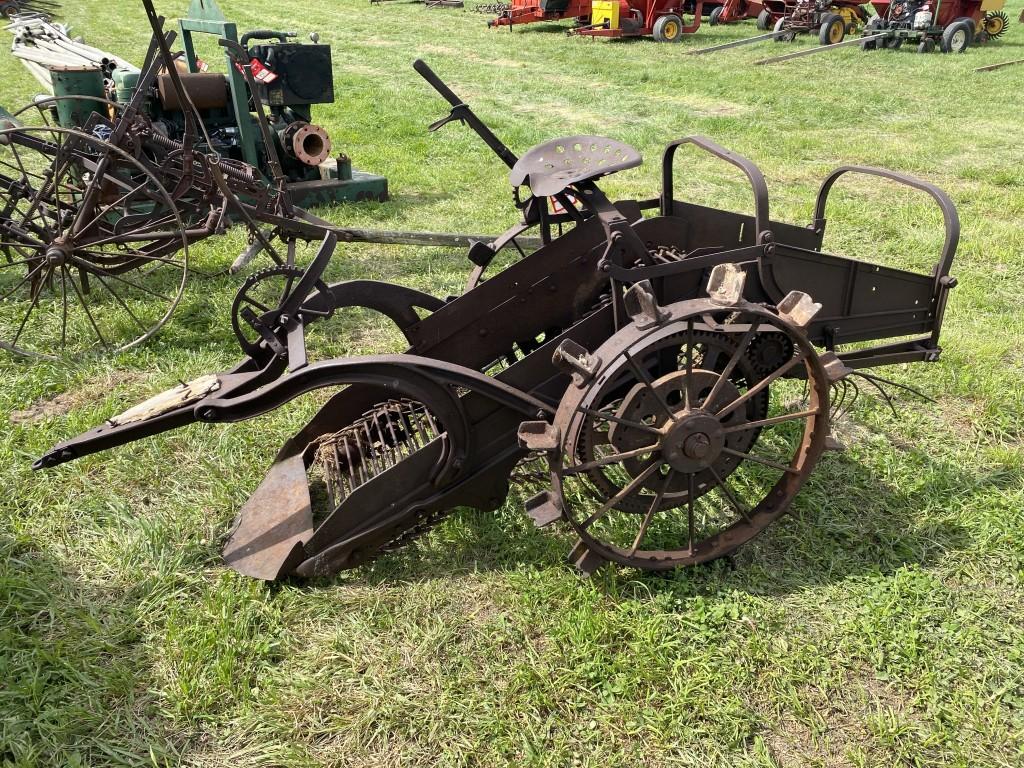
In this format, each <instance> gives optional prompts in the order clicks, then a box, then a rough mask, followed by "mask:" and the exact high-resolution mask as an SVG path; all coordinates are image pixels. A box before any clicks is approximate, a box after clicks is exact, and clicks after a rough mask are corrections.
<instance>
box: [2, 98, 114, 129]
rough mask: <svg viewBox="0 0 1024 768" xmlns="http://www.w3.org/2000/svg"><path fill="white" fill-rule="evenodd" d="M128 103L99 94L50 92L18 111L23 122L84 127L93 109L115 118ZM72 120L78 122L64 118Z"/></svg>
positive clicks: (62, 126) (59, 126) (107, 116)
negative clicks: (75, 94) (67, 121)
mask: <svg viewBox="0 0 1024 768" xmlns="http://www.w3.org/2000/svg"><path fill="white" fill-rule="evenodd" d="M123 111H124V105H123V104H118V103H117V102H116V101H109V100H108V99H103V98H100V97H99V96H46V97H41V98H37V99H35V100H33V101H32V102H30V103H28V104H26V105H25V106H24V107H22V108H21V109H19V110H18V111H17V112H15V113H14V115H13V117H14V118H15V119H16V120H17V122H18V124H19V125H44V126H47V127H57V128H72V127H74V128H81V127H82V126H84V125H85V123H86V121H88V119H89V117H90V116H91V115H92V113H94V112H95V113H96V114H97V115H99V116H100V117H102V118H104V119H106V120H113V119H114V118H115V117H117V116H118V115H119V114H120V113H121V112H123ZM64 119H68V120H70V121H71V122H72V123H74V125H66V124H64V123H63V122H61V121H62V120H64Z"/></svg>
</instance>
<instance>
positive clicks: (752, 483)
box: [552, 305, 829, 570]
mask: <svg viewBox="0 0 1024 768" xmlns="http://www.w3.org/2000/svg"><path fill="white" fill-rule="evenodd" d="M767 334H772V335H773V337H774V338H775V339H777V335H778V334H781V335H784V336H785V337H787V339H788V341H789V342H791V343H792V348H789V347H788V345H783V346H784V348H787V349H789V356H788V357H782V358H780V359H779V360H778V361H777V363H776V364H775V366H774V368H773V370H771V371H770V372H765V373H759V372H758V371H757V368H756V367H755V365H754V362H753V361H752V360H751V359H750V357H749V355H750V352H751V350H756V348H757V346H758V343H757V341H758V339H759V338H762V337H764V336H765V335H767ZM593 359H596V360H599V361H601V363H602V365H601V368H600V370H599V372H598V373H597V374H596V376H595V377H594V378H593V380H592V381H591V383H590V384H589V385H587V386H583V387H578V386H572V387H570V388H569V391H568V392H567V394H566V395H565V397H564V398H563V400H562V402H561V404H560V406H559V410H558V415H557V416H556V418H555V424H556V425H558V426H559V433H560V435H561V446H560V450H559V451H558V453H557V455H556V456H555V457H553V459H554V460H553V463H552V487H553V488H554V490H555V492H556V494H557V496H558V502H559V506H560V507H561V509H562V511H563V514H564V516H565V518H566V519H567V520H568V522H569V523H570V525H571V526H572V527H573V528H574V529H575V531H576V533H577V534H578V535H579V537H580V540H581V543H582V544H583V545H584V546H585V547H586V549H588V550H590V551H591V552H592V553H594V554H596V555H598V556H599V557H601V558H603V559H605V560H611V561H615V562H617V563H620V564H622V565H628V566H634V567H638V568H643V569H650V570H663V569H669V568H675V567H678V566H684V565H690V564H696V563H701V562H706V561H709V560H713V559H715V558H718V557H722V556H723V555H726V554H728V553H729V552H731V551H733V550H734V549H736V548H737V547H739V546H740V545H741V544H743V543H745V542H747V541H749V540H750V539H751V538H753V537H754V536H756V535H757V534H758V533H760V532H761V531H763V530H764V529H765V528H766V527H767V526H768V525H769V524H770V523H771V522H773V521H774V520H775V519H777V518H778V517H779V516H780V515H781V514H782V513H783V512H784V511H785V510H786V508H787V507H788V505H789V503H790V502H791V501H792V499H793V498H794V496H795V495H796V493H797V492H798V490H799V489H800V487H801V486H802V485H803V483H804V481H805V480H806V479H807V477H808V476H809V474H810V472H811V471H812V469H813V468H814V466H815V463H816V462H817V460H818V458H819V456H820V455H821V453H822V451H823V450H824V446H825V438H826V435H827V432H828V422H829V419H828V415H829V382H828V379H827V376H826V374H825V372H824V369H823V368H822V365H821V362H820V360H819V359H818V356H817V354H816V352H815V351H814V348H813V347H812V346H811V345H810V344H809V343H808V341H807V340H806V337H805V336H804V335H803V334H802V333H801V332H800V331H799V330H797V329H795V328H794V327H792V326H790V325H789V324H788V323H786V322H784V321H783V320H781V319H780V318H779V317H778V316H776V315H775V314H774V313H772V312H770V311H768V310H765V309H763V308H760V307H754V306H752V305H744V306H743V308H742V310H740V311H735V312H734V311H732V310H730V311H729V312H724V311H721V310H719V311H718V312H716V313H714V314H713V315H712V313H709V312H707V311H704V310H701V311H700V312H699V313H694V314H691V315H689V316H687V317H683V318H680V319H678V320H674V321H673V322H671V323H669V324H668V326H665V327H657V328H654V329H653V330H649V331H639V330H638V329H637V328H636V326H633V325H630V326H627V327H626V328H624V329H623V330H621V331H619V332H618V333H616V334H615V335H614V336H613V337H611V339H609V340H608V341H607V342H605V344H603V345H602V346H601V347H600V348H598V349H597V350H596V351H595V352H594V353H593ZM673 360H674V361H675V362H672V361H673ZM805 384H806V387H807V396H806V398H805V397H804V396H803V389H804V387H805ZM595 433H596V434H598V435H600V436H601V437H600V438H599V439H598V440H597V441H595V439H594V438H593V435H594V434H595ZM595 444H596V445H597V446H598V448H597V449H595Z"/></svg>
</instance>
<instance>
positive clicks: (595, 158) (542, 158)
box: [508, 136, 644, 197]
mask: <svg viewBox="0 0 1024 768" xmlns="http://www.w3.org/2000/svg"><path fill="white" fill-rule="evenodd" d="M643 161H644V159H643V157H641V156H640V153H639V152H637V151H636V150H635V149H633V147H631V146H629V145H628V144H623V143H622V142H621V141H616V140H615V139H606V138H605V137H603V136H566V137H565V138H561V139H554V140H552V141H547V142H545V143H543V144H538V145H537V146H536V147H534V148H533V149H531V150H530V151H529V152H527V153H526V154H525V155H523V156H522V157H521V158H519V162H517V163H516V164H515V165H514V166H512V171H511V173H509V177H508V180H509V183H511V184H512V186H513V187H519V186H522V185H524V184H525V185H526V186H528V187H529V188H530V190H531V191H532V192H533V194H534V195H536V196H538V197H549V196H551V195H557V194H558V193H559V192H561V191H562V190H564V189H565V188H566V187H568V186H570V185H571V184H576V183H577V182H580V181H588V180H591V179H598V178H600V177H601V176H607V175H608V174H610V173H615V172H616V171H624V170H625V169H627V168H636V167H637V166H638V165H640V164H641V163H642V162H643Z"/></svg>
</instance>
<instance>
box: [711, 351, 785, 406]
mask: <svg viewBox="0 0 1024 768" xmlns="http://www.w3.org/2000/svg"><path fill="white" fill-rule="evenodd" d="M803 360H804V357H803V355H802V354H800V355H797V356H795V357H793V358H792V359H791V360H790V361H789V362H787V363H786V364H785V365H783V366H782V367H780V368H778V369H776V370H775V371H773V372H772V373H771V374H769V375H768V376H765V377H764V378H763V379H761V380H760V381H759V382H757V384H755V385H754V386H752V387H751V388H750V389H748V390H747V391H746V392H744V393H743V394H742V395H740V396H739V397H737V398H736V399H735V400H733V401H732V402H731V403H729V404H728V405H727V406H725V407H724V408H722V409H721V410H720V411H718V413H716V414H715V418H717V419H719V420H721V419H723V418H725V417H726V416H728V415H729V414H730V413H732V412H733V411H735V410H736V409H737V408H739V407H740V406H741V405H743V404H744V403H746V402H747V401H748V400H750V398H752V397H754V395H756V394H757V393H758V392H760V391H761V390H763V389H765V388H766V387H767V386H768V385H769V384H771V383H772V382H773V381H775V380H776V379H777V378H779V377H780V376H782V375H784V374H786V373H788V372H789V371H790V370H791V369H792V368H793V367H794V366H795V365H796V364H797V363H802V362H803Z"/></svg>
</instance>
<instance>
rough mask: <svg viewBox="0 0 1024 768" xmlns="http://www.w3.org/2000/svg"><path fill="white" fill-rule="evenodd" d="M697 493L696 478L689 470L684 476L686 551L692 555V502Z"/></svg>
mask: <svg viewBox="0 0 1024 768" xmlns="http://www.w3.org/2000/svg"><path fill="white" fill-rule="evenodd" d="M696 495H697V478H696V476H695V475H694V474H693V473H692V472H691V473H690V474H688V475H687V476H686V553H687V554H688V555H693V502H694V498H693V497H694V496H696Z"/></svg>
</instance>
